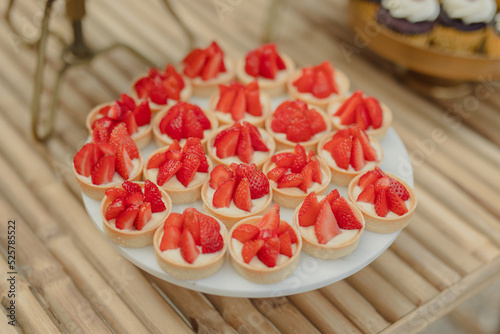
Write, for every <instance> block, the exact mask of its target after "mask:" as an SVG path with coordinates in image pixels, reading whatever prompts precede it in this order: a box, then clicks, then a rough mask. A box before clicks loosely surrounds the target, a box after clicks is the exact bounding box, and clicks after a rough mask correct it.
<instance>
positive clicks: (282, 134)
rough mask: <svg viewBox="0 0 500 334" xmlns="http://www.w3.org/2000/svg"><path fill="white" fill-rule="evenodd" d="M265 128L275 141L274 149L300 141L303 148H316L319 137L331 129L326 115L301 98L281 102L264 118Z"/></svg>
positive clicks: (287, 146) (281, 148)
mask: <svg viewBox="0 0 500 334" xmlns="http://www.w3.org/2000/svg"><path fill="white" fill-rule="evenodd" d="M266 129H267V131H269V133H270V134H271V135H272V136H273V138H274V140H275V142H276V149H278V150H284V149H293V148H294V147H295V145H296V144H297V143H300V144H301V145H302V146H303V147H304V148H305V149H307V150H311V149H316V145H317V144H318V142H319V141H320V139H321V137H322V136H324V135H325V134H327V133H328V132H329V131H330V129H331V122H330V121H329V120H328V119H327V118H326V115H325V114H324V113H323V112H322V111H320V110H318V109H316V108H314V107H311V106H309V105H307V103H305V102H304V101H301V100H288V101H285V102H283V103H281V104H280V105H279V106H278V107H277V108H276V110H275V111H274V113H273V115H272V116H271V117H269V118H268V119H267V120H266Z"/></svg>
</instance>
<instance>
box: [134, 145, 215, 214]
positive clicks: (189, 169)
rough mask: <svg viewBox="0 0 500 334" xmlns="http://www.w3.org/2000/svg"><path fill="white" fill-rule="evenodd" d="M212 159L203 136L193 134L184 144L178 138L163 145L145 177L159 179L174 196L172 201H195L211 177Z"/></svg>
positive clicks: (148, 164) (146, 167)
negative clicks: (198, 136) (166, 145)
mask: <svg viewBox="0 0 500 334" xmlns="http://www.w3.org/2000/svg"><path fill="white" fill-rule="evenodd" d="M211 169H212V162H211V161H210V160H209V159H207V156H206V155H205V151H204V150H203V145H202V144H201V140H200V139H199V138H196V137H191V138H188V139H187V140H186V143H185V144H184V147H181V145H180V144H179V142H178V141H177V140H174V142H173V143H172V144H171V145H170V146H168V147H163V148H159V149H157V150H156V151H154V152H153V153H151V155H150V156H149V158H148V159H147V160H146V163H145V164H144V172H143V174H144V178H145V179H147V180H151V181H152V182H154V183H156V184H157V185H158V186H159V187H161V188H162V189H163V190H165V191H167V193H168V194H169V195H170V196H171V197H172V203H174V204H182V203H191V202H194V201H196V200H197V199H200V198H201V186H202V185H203V183H205V182H206V181H207V180H208V177H209V174H208V172H209V170H211Z"/></svg>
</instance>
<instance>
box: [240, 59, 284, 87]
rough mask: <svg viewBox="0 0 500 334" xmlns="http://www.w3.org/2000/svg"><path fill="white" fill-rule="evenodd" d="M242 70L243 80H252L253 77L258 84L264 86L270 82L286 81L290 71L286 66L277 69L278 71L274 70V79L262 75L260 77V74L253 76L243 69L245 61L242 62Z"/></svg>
mask: <svg viewBox="0 0 500 334" xmlns="http://www.w3.org/2000/svg"><path fill="white" fill-rule="evenodd" d="M242 72H243V73H242V77H243V78H244V79H243V80H246V81H254V80H255V79H257V82H258V83H259V85H262V86H266V85H269V84H272V83H276V82H284V81H286V79H287V77H288V76H289V75H290V72H291V71H290V69H289V68H286V69H284V70H278V72H276V76H275V77H274V79H269V78H264V77H261V76H260V75H259V76H257V77H253V76H251V75H249V74H248V73H247V72H246V71H245V62H243V71H242Z"/></svg>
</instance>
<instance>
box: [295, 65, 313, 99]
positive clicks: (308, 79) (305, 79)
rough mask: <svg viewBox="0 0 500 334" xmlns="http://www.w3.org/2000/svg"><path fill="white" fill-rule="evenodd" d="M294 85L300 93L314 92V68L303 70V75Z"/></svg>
mask: <svg viewBox="0 0 500 334" xmlns="http://www.w3.org/2000/svg"><path fill="white" fill-rule="evenodd" d="M293 85H294V86H295V87H297V90H298V91H299V92H300V93H308V92H310V91H312V88H313V85H314V70H313V69H312V68H303V69H302V75H301V76H300V77H299V78H297V79H296V80H295V81H294V82H293Z"/></svg>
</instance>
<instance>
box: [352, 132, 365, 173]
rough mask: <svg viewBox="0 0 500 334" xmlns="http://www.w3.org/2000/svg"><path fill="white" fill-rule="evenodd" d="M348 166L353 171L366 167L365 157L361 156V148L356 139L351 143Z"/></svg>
mask: <svg viewBox="0 0 500 334" xmlns="http://www.w3.org/2000/svg"><path fill="white" fill-rule="evenodd" d="M350 164H351V166H352V168H354V170H355V171H358V170H360V169H361V168H363V167H365V165H366V161H365V156H364V154H363V147H362V146H361V142H360V141H359V139H358V138H354V140H353V141H352V151H351V162H350Z"/></svg>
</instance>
